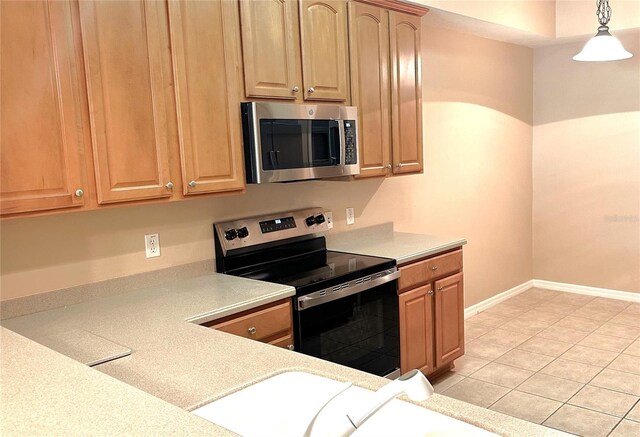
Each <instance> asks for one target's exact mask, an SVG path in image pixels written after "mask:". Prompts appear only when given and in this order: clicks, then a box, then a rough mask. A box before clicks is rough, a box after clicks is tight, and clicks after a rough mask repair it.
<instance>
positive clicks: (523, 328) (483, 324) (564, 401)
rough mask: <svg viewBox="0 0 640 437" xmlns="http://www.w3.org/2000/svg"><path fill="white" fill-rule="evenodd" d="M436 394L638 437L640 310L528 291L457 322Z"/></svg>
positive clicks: (554, 423) (565, 427)
mask: <svg viewBox="0 0 640 437" xmlns="http://www.w3.org/2000/svg"><path fill="white" fill-rule="evenodd" d="M465 338H466V341H467V344H466V354H465V356H464V357H462V358H460V359H458V360H456V363H455V368H454V369H453V370H452V371H451V372H448V373H447V374H445V375H443V376H442V377H440V378H438V379H437V380H435V381H434V387H435V389H436V392H438V393H441V394H444V395H445V396H450V397H453V398H457V399H460V400H462V401H465V402H469V403H472V404H476V405H479V406H481V407H484V408H489V409H491V410H495V411H499V412H501V413H504V414H508V415H510V416H515V417H519V418H521V419H524V420H528V421H530V422H535V423H539V424H542V425H544V426H548V427H550V428H555V429H559V430H561V431H566V432H569V433H573V434H577V435H581V436H594V437H599V436H603V437H605V436H611V437H625V436H633V437H638V436H640V304H639V303H631V302H626V301H621V300H615V299H606V298H601V297H592V296H584V295H579V294H573V293H564V292H556V291H550V290H542V289H536V288H532V289H530V290H527V291H525V292H524V293H521V294H519V295H517V296H514V297H512V298H511V299H508V300H506V301H504V302H501V303H499V304H498V305H495V306H493V307H491V308H489V309H487V310H486V311H483V312H481V313H479V314H477V315H475V316H473V317H471V318H469V319H467V320H466V322H465Z"/></svg>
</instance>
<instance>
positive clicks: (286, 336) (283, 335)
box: [203, 299, 293, 350]
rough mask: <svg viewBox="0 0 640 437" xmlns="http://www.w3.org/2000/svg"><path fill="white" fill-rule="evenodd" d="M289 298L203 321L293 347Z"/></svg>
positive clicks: (272, 342)
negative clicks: (210, 320)
mask: <svg viewBox="0 0 640 437" xmlns="http://www.w3.org/2000/svg"><path fill="white" fill-rule="evenodd" d="M291 311H292V306H291V299H283V300H280V301H277V302H274V303H271V304H267V305H263V306H260V307H258V308H253V309H251V310H247V311H243V312H240V313H238V314H233V315H230V316H227V317H223V318H221V319H218V320H214V321H212V322H208V323H205V324H204V325H203V326H207V327H209V328H211V329H217V330H218V331H224V332H227V333H229V334H234V335H238V336H240V337H245V338H249V339H251V340H257V341H260V342H262V343H269V344H272V345H274V346H279V347H283V348H285V349H291V350H292V349H293V318H292V315H291Z"/></svg>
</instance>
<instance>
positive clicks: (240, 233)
mask: <svg viewBox="0 0 640 437" xmlns="http://www.w3.org/2000/svg"><path fill="white" fill-rule="evenodd" d="M248 236H249V230H248V229H247V227H246V226H245V227H243V228H240V229H238V238H247V237H248Z"/></svg>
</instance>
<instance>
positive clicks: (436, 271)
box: [398, 250, 462, 292]
mask: <svg viewBox="0 0 640 437" xmlns="http://www.w3.org/2000/svg"><path fill="white" fill-rule="evenodd" d="M460 270H462V250H456V251H455V252H451V253H447V254H444V255H440V256H436V257H434V258H429V259H425V260H424V261H418V262H415V263H412V264H408V265H406V266H403V267H400V279H399V280H398V291H399V292H403V291H406V290H409V289H412V288H415V287H417V286H419V285H422V284H425V283H427V282H429V281H431V280H433V279H435V278H439V277H442V276H445V275H449V274H451V273H456V272H459V271H460Z"/></svg>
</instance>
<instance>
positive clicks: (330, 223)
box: [324, 211, 333, 229]
mask: <svg viewBox="0 0 640 437" xmlns="http://www.w3.org/2000/svg"><path fill="white" fill-rule="evenodd" d="M324 218H326V219H327V228H329V229H333V213H332V212H331V211H326V212H325V213H324Z"/></svg>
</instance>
